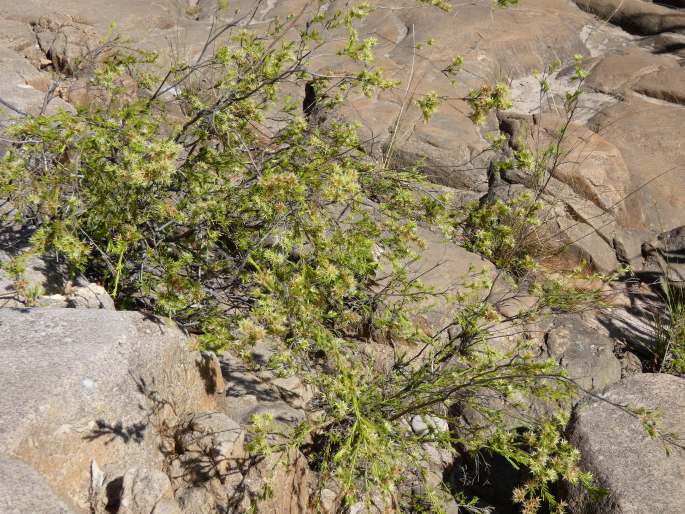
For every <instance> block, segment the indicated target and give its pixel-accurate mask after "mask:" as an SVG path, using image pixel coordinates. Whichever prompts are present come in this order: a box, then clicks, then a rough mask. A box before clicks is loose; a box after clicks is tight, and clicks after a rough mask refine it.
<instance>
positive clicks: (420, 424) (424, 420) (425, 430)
mask: <svg viewBox="0 0 685 514" xmlns="http://www.w3.org/2000/svg"><path fill="white" fill-rule="evenodd" d="M411 429H412V430H413V431H414V433H415V434H416V435H427V434H429V433H445V432H449V429H450V427H449V425H448V423H447V421H446V420H444V419H442V418H438V417H437V416H414V417H412V418H411Z"/></svg>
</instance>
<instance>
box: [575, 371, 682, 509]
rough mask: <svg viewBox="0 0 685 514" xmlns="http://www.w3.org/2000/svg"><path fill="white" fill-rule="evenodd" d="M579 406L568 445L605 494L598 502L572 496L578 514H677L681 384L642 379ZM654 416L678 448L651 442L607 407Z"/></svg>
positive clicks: (635, 423)
mask: <svg viewBox="0 0 685 514" xmlns="http://www.w3.org/2000/svg"><path fill="white" fill-rule="evenodd" d="M601 398H602V399H594V400H591V401H588V402H587V403H584V404H582V405H580V406H579V407H578V409H577V412H576V413H575V420H574V422H573V428H572V435H571V441H572V442H573V443H574V444H575V445H576V446H577V447H578V449H579V450H580V451H581V453H582V455H583V460H582V463H583V465H584V467H585V469H587V470H588V471H591V472H592V473H593V474H594V476H595V478H596V479H597V482H598V485H599V486H600V487H604V488H606V489H607V490H608V495H607V496H605V497H604V498H602V499H600V500H592V499H591V498H590V495H589V493H588V492H587V491H584V490H580V489H577V490H575V491H572V494H571V498H570V502H571V509H572V510H571V512H574V513H577V514H678V513H681V512H682V511H683V498H685V450H684V449H683V447H682V441H683V438H684V437H685V379H682V378H677V377H673V376H670V375H654V374H652V375H649V374H641V375H635V376H632V377H630V378H627V379H624V380H623V381H621V382H619V383H618V384H615V385H613V386H611V387H609V388H608V389H607V390H606V392H605V393H603V394H602V395H601ZM610 402H611V403H615V404H619V405H625V406H627V407H628V408H630V409H640V408H644V409H648V410H652V411H655V412H656V413H657V419H659V420H660V423H659V425H658V428H659V430H660V431H661V432H662V433H664V434H673V435H672V436H671V437H673V438H674V439H675V442H676V444H675V445H674V444H670V443H669V442H668V441H665V440H662V439H659V438H652V437H650V436H649V435H648V434H647V433H646V431H645V428H644V427H643V425H642V423H641V421H640V419H639V418H638V417H636V416H634V415H632V414H630V413H628V412H626V411H625V410H623V409H622V408H620V407H618V406H616V405H612V404H611V403H610Z"/></svg>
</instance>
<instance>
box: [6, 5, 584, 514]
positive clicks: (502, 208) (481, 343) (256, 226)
mask: <svg viewBox="0 0 685 514" xmlns="http://www.w3.org/2000/svg"><path fill="white" fill-rule="evenodd" d="M427 3H430V4H433V5H436V6H438V7H440V8H443V9H447V8H448V7H449V4H448V3H447V2H441V1H439V2H436V1H429V2H427ZM368 9H369V7H368V5H367V4H365V3H361V4H359V5H357V6H356V7H355V8H350V9H348V10H342V11H338V12H335V13H333V14H330V15H324V14H317V15H315V16H314V17H313V18H312V19H310V20H309V22H307V23H305V24H304V27H305V28H304V29H302V31H301V33H300V35H299V38H291V37H285V34H286V33H288V32H289V30H290V29H291V28H292V27H291V25H290V24H289V23H280V22H276V23H274V25H273V26H272V27H271V29H270V30H269V31H268V32H267V33H266V34H263V35H259V34H257V33H255V32H250V31H246V30H236V31H235V32H233V33H230V34H228V33H227V35H226V37H227V41H226V43H225V44H223V45H217V46H218V48H217V49H216V50H215V51H214V53H213V54H209V55H206V56H204V55H203V56H201V59H200V60H198V61H197V62H194V63H178V64H177V65H176V66H175V67H174V68H172V69H171V70H170V71H168V72H167V73H165V74H163V75H162V76H160V77H154V76H151V75H150V74H149V69H150V65H151V64H153V60H154V59H153V57H154V56H143V58H142V62H141V57H140V55H136V54H130V53H119V54H114V55H112V56H110V57H109V58H108V60H107V61H105V62H104V63H103V64H102V66H101V67H100V68H99V69H98V71H97V72H96V74H95V76H94V77H93V85H94V86H96V87H97V88H99V89H100V90H101V92H102V96H103V99H104V101H102V102H97V103H94V104H93V105H91V106H89V107H88V108H86V109H81V110H79V111H78V112H77V113H75V114H72V113H67V112H63V113H61V114H57V115H52V116H38V117H28V118H26V119H25V120H23V121H22V122H20V123H18V124H17V125H15V126H14V127H12V128H11V129H10V135H11V138H12V139H13V140H14V141H18V143H17V144H16V145H14V147H13V148H11V149H10V150H9V151H8V152H7V153H6V155H5V156H4V157H3V158H2V161H1V162H0V192H1V193H2V196H3V197H4V198H6V199H8V200H9V201H11V203H12V205H13V206H14V208H15V210H14V216H15V221H18V222H21V223H24V224H26V225H30V226H33V227H35V232H34V234H33V237H32V250H31V252H32V253H36V254H44V253H53V254H56V255H58V256H60V258H63V259H65V260H66V261H67V262H68V263H69V265H70V266H72V267H73V269H74V270H78V271H80V272H83V273H85V274H87V275H88V276H89V277H90V278H92V279H94V280H98V281H100V282H101V283H103V284H104V285H105V286H106V287H107V289H108V290H109V291H110V292H111V293H112V295H113V296H114V298H115V301H116V302H117V303H118V305H120V306H126V307H131V308H138V309H143V310H146V311H150V312H154V313H158V314H162V315H166V316H170V317H172V318H173V319H174V320H176V321H177V322H178V323H179V324H180V325H181V326H183V327H184V328H186V329H187V330H188V331H191V332H194V333H196V334H197V335H198V337H199V340H200V342H201V344H202V345H203V346H204V347H205V348H209V349H214V350H216V351H220V350H231V351H235V352H238V353H240V354H244V353H246V352H247V351H248V350H249V349H250V348H251V347H252V346H254V345H255V344H257V343H262V344H265V343H269V342H270V343H271V344H272V345H274V346H275V349H277V350H278V351H277V356H276V357H275V358H274V359H272V362H271V363H270V364H269V365H270V366H271V367H272V368H273V369H275V370H276V371H277V372H278V373H279V374H282V375H288V374H295V373H296V374H298V375H299V376H300V377H302V378H303V379H304V380H305V381H306V382H307V383H309V384H311V385H312V386H314V387H315V389H316V390H317V391H318V396H317V398H316V405H317V415H316V416H313V417H312V419H310V420H309V421H308V422H306V423H302V424H300V425H298V426H296V427H291V428H287V427H274V423H273V420H272V419H269V418H268V417H258V418H256V419H255V420H254V425H253V427H252V430H251V441H250V445H249V447H250V449H251V450H252V451H254V452H257V453H262V454H266V453H270V452H275V451H285V450H287V449H291V448H301V449H304V448H305V446H306V444H305V442H307V441H311V440H315V441H317V443H318V444H317V445H316V449H315V450H313V451H311V452H309V455H308V456H309V458H310V460H311V462H312V465H313V466H315V467H317V469H318V471H319V473H320V477H321V480H322V482H323V483H326V482H327V481H333V482H335V483H337V484H338V485H339V487H340V490H341V493H342V496H343V497H344V499H345V502H346V504H348V505H349V504H353V503H355V502H362V503H366V504H369V503H370V502H372V501H373V498H375V497H378V496H380V497H381V498H382V499H383V500H384V502H385V503H386V504H388V505H389V504H393V503H398V502H399V503H400V504H405V505H408V504H412V505H418V504H421V505H423V506H424V507H425V509H426V511H434V512H439V511H440V509H441V507H440V501H441V498H443V499H444V498H445V496H446V495H449V494H450V493H449V491H448V490H447V489H445V488H439V487H438V488H437V489H436V488H431V487H429V486H427V485H426V491H427V492H426V494H425V495H423V497H422V498H416V497H411V498H408V497H403V496H402V491H406V490H411V489H408V488H403V487H402V486H404V485H406V484H407V483H408V482H410V481H411V480H414V479H415V480H418V481H423V482H426V476H427V473H428V464H427V463H426V459H425V456H424V453H423V445H425V444H429V443H430V444H434V445H437V446H440V447H443V448H445V449H448V450H450V451H452V452H454V451H455V448H457V447H464V448H468V449H469V450H470V451H478V450H480V449H489V450H491V451H495V452H497V453H500V454H501V455H503V456H505V457H506V458H507V459H509V460H510V461H511V462H512V464H514V465H516V466H520V467H523V468H526V469H527V470H529V472H530V474H531V477H532V478H531V481H530V482H529V483H528V484H527V485H526V486H525V487H524V489H522V490H521V492H519V493H517V494H518V497H517V500H518V501H520V502H521V503H522V504H523V505H524V507H525V508H526V509H527V512H535V511H536V509H533V507H532V506H533V505H536V506H537V507H540V508H542V505H543V504H544V505H548V506H549V507H550V508H560V507H559V505H558V504H557V503H556V500H555V499H554V498H553V496H552V495H551V494H550V493H549V489H550V485H551V484H552V483H554V482H555V481H557V480H558V479H560V478H564V479H566V480H569V481H571V482H573V483H575V482H577V481H578V480H582V481H586V479H587V477H586V476H585V475H582V474H581V473H580V472H579V470H578V468H577V463H578V455H577V452H575V451H573V450H572V449H571V448H570V446H569V445H568V443H567V442H566V441H564V440H563V438H562V437H561V436H560V433H561V430H562V429H563V423H562V422H560V421H558V420H546V419H542V420H539V419H535V418H529V421H527V422H526V434H525V436H524V438H523V439H521V438H520V437H519V435H518V434H517V433H514V432H513V431H511V430H507V428H506V426H507V425H506V419H505V416H504V414H503V413H502V412H501V410H499V409H497V408H494V407H493V406H492V405H491V404H489V403H488V402H485V401H483V398H484V397H496V398H499V399H501V400H503V401H506V402H507V403H508V404H511V405H513V406H514V407H515V408H517V409H520V410H523V411H525V410H526V409H527V408H528V406H529V405H530V402H532V401H537V400H540V401H556V400H564V399H568V398H569V397H570V396H571V395H572V393H573V388H572V387H571V384H570V383H569V381H568V380H566V378H565V376H564V374H563V373H562V372H561V371H560V370H559V369H558V368H557V366H556V365H555V363H553V362H545V361H540V360H539V359H537V358H536V356H535V354H534V352H532V351H531V349H530V344H529V342H528V341H527V340H525V339H522V340H521V341H519V342H518V343H517V344H516V345H515V348H513V349H510V350H508V351H499V350H497V349H495V348H493V347H491V345H490V344H489V341H488V338H489V336H488V334H489V331H490V329H491V328H492V325H493V321H494V320H496V319H497V316H496V314H495V313H494V312H493V309H492V307H491V306H489V304H487V303H484V302H482V301H481V300H480V297H479V295H478V294H474V295H472V296H474V297H475V298H476V299H475V300H474V299H473V298H470V297H469V298H467V297H466V296H462V297H450V296H446V295H444V296H445V297H444V298H442V300H446V304H447V305H452V306H453V307H454V312H453V313H452V320H451V321H450V322H449V323H448V325H447V326H445V327H439V328H438V329H437V330H436V331H435V332H432V331H429V330H426V329H425V328H424V327H423V326H422V324H421V320H420V319H418V318H417V316H416V315H415V310H416V309H417V306H418V305H419V304H421V302H423V301H426V300H430V299H435V298H436V297H437V296H439V295H438V293H436V292H434V291H431V290H430V289H428V288H426V287H424V286H423V285H422V284H421V283H420V281H419V280H417V279H416V278H415V277H412V276H410V275H409V274H408V271H407V263H408V262H410V261H411V260H412V259H414V258H416V256H417V252H418V251H420V250H419V249H420V247H421V241H420V240H419V238H418V236H417V227H418V225H419V224H420V223H423V224H427V225H432V226H434V227H439V228H442V229H445V230H446V231H447V232H449V231H450V230H452V229H453V227H451V226H449V223H448V222H449V220H450V219H453V217H454V213H450V212H448V209H447V208H446V207H445V206H446V205H447V201H446V199H445V198H443V197H430V198H427V197H426V196H425V195H421V194H420V193H421V189H422V179H421V177H420V176H419V175H418V174H417V172H416V171H414V170H396V169H388V168H387V167H386V166H385V165H383V163H378V162H375V161H373V160H372V159H370V158H369V157H368V156H367V155H365V153H364V151H363V150H362V147H361V144H360V141H359V139H358V137H357V134H356V131H355V128H354V126H352V125H350V124H345V123H341V122H336V121H328V122H325V123H320V124H316V123H315V122H314V121H310V120H307V119H306V118H305V117H303V115H302V114H301V113H299V112H298V111H297V110H296V109H295V108H294V106H293V105H294V104H293V103H292V102H286V107H285V109H281V105H280V104H279V101H280V99H281V93H280V89H279V86H280V85H281V84H282V83H283V82H285V81H296V82H297V81H299V83H300V84H302V85H303V84H304V83H306V82H309V83H312V82H314V83H315V84H316V88H315V89H316V90H317V94H321V92H323V91H325V93H326V94H325V95H322V98H321V100H322V104H321V108H323V109H326V108H330V107H333V106H335V105H337V104H338V103H339V102H342V101H343V100H344V98H345V94H346V93H347V92H349V91H350V90H351V89H353V88H356V89H358V90H359V91H361V92H363V93H366V94H371V93H372V92H374V91H377V90H378V89H383V88H389V87H392V86H393V82H391V81H388V80H386V79H385V78H384V77H383V75H382V73H381V72H380V70H378V69H376V68H374V66H373V54H372V49H373V46H374V44H375V42H374V40H372V39H366V40H360V39H359V37H358V34H357V32H356V29H355V28H354V22H355V20H358V19H360V18H363V17H364V16H365V15H366V14H367V13H368ZM340 28H342V29H344V30H346V32H347V43H346V45H345V47H344V48H343V49H342V50H341V54H343V55H344V56H346V57H347V58H348V59H349V60H351V61H352V62H353V63H355V65H357V66H358V68H355V69H358V71H355V72H354V73H350V74H349V75H346V76H344V77H342V78H341V77H340V76H336V77H326V76H321V75H320V74H316V75H315V74H313V73H310V72H309V71H308V67H307V58H308V56H309V54H310V52H311V50H312V48H314V47H316V45H317V44H319V42H321V41H322V40H323V34H325V33H326V32H327V31H330V30H333V29H340ZM207 53H209V52H207ZM455 62H456V61H455ZM139 64H144V65H145V66H139ZM143 69H144V70H147V71H146V72H144V73H143V71H142V70H143ZM130 80H133V81H135V82H136V83H137V84H138V86H139V88H138V94H137V95H132V94H127V93H129V92H128V91H126V90H125V88H124V86H123V84H125V83H127V81H130ZM506 95H507V91H506V88H505V87H504V86H503V85H497V86H495V87H494V88H490V87H487V86H484V87H483V88H481V89H479V90H478V91H474V92H472V93H471V94H470V95H469V103H470V104H471V106H472V108H473V110H474V115H473V119H474V121H480V120H482V118H483V117H484V116H485V115H486V114H487V112H489V111H490V110H492V109H501V108H506V106H507V105H508V100H507V98H506ZM417 102H418V105H419V106H420V108H421V110H422V112H423V113H424V116H426V118H429V117H430V115H431V114H432V113H433V112H434V110H435V108H436V107H437V104H438V98H437V97H436V95H435V94H429V95H426V96H424V97H423V98H421V99H418V100H417ZM277 112H278V116H275V113H277ZM170 113H175V114H174V115H173V116H172V115H171V114H170ZM275 118H277V119H276V120H275ZM517 159H518V161H519V163H520V165H527V163H529V162H530V157H529V156H527V155H526V154H523V153H521V154H520V155H519V156H517ZM539 209H540V206H539V203H538V201H537V199H536V198H534V197H530V196H521V197H519V198H516V199H514V200H513V201H512V202H510V203H504V202H501V201H500V202H495V203H494V204H491V205H488V206H486V207H484V208H475V207H474V208H473V209H471V210H469V212H468V214H467V226H468V227H469V228H468V230H467V233H468V237H469V239H468V240H469V245H470V248H472V249H474V250H477V251H479V252H481V253H483V254H485V255H488V256H489V257H490V258H492V259H493V260H494V261H495V262H496V263H498V264H500V265H501V266H502V267H505V268H507V269H512V270H517V269H528V268H529V267H530V266H532V264H531V260H530V255H529V254H528V253H526V252H527V249H526V248H525V247H521V246H519V245H517V241H520V240H521V238H522V237H523V235H525V234H523V232H524V231H526V230H528V229H529V227H530V226H531V225H535V223H536V218H535V216H536V213H537V212H538V211H539ZM16 275H17V276H20V275H21V267H20V266H19V265H18V267H17V269H16ZM381 277H384V278H383V280H381ZM379 283H382V284H383V285H382V287H381V286H379ZM482 285H483V284H480V283H475V284H472V285H471V289H472V290H473V291H479V290H481V289H482ZM446 334H450V336H449V337H447V336H446ZM374 341H389V342H390V343H392V344H393V345H400V344H402V345H406V344H410V345H413V347H414V348H417V349H418V351H416V352H411V353H409V352H407V353H403V352H396V353H395V356H394V358H393V362H392V366H391V367H390V369H389V370H388V371H387V372H384V373H383V374H382V375H381V376H379V372H378V369H379V362H378V361H380V360H381V357H380V356H376V355H374V354H373V353H372V352H371V353H370V354H369V353H368V352H367V350H369V348H372V345H371V344H370V343H372V342H374ZM463 409H470V410H471V411H473V412H476V413H478V415H479V416H480V417H481V419H482V420H483V422H482V424H481V426H473V425H471V424H469V423H466V422H465V420H464V419H463V418H462V417H461V416H460V414H459V412H462V411H463ZM414 415H423V416H436V417H439V418H441V419H445V420H447V421H448V422H449V425H450V431H448V432H444V433H437V432H435V431H432V432H430V433H428V434H424V435H415V434H413V433H412V432H411V431H410V430H408V428H407V420H408V419H409V418H410V417H411V416H414ZM398 496H399V498H398ZM457 498H458V499H459V498H461V497H460V496H459V495H458V496H457ZM460 501H461V500H460ZM463 502H464V503H470V502H471V500H468V499H465V498H464V499H463Z"/></svg>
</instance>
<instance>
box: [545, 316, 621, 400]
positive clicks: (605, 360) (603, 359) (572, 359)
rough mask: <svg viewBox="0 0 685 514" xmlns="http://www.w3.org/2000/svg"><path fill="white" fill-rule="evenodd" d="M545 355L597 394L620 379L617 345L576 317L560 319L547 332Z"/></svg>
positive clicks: (584, 386)
mask: <svg viewBox="0 0 685 514" xmlns="http://www.w3.org/2000/svg"><path fill="white" fill-rule="evenodd" d="M545 342H546V345H545V347H546V352H547V355H549V357H551V358H553V359H555V360H556V361H557V362H558V363H559V364H560V365H561V366H562V367H563V368H565V369H566V370H567V371H568V372H569V376H570V377H571V378H572V379H574V380H576V381H577V382H578V384H579V385H580V386H581V387H583V388H584V389H587V390H590V391H598V390H601V389H603V388H604V387H606V386H607V385H610V384H613V383H615V382H618V381H619V380H620V379H621V363H620V362H619V360H618V359H617V358H616V356H615V355H614V342H613V341H612V340H611V339H610V338H609V337H607V336H605V335H604V334H601V333H599V332H597V330H595V329H593V328H592V327H590V326H589V325H587V324H586V323H584V322H583V321H582V320H581V319H579V318H577V317H561V318H559V319H557V320H556V321H555V322H554V326H553V327H552V328H551V329H550V331H549V332H548V333H547V337H546V341H545Z"/></svg>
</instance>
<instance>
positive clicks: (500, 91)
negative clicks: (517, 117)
mask: <svg viewBox="0 0 685 514" xmlns="http://www.w3.org/2000/svg"><path fill="white" fill-rule="evenodd" d="M466 102H467V103H468V104H469V107H471V114H470V116H469V117H470V118H471V120H472V121H473V122H474V123H476V124H478V125H480V124H481V123H483V122H484V121H485V118H486V116H487V115H488V114H489V113H490V112H491V111H493V110H498V109H499V110H506V109H509V108H510V107H511V100H509V88H508V87H507V85H506V84H502V83H497V84H496V85H495V86H491V85H489V84H485V85H483V86H481V87H479V88H478V89H472V90H471V91H469V94H468V96H467V97H466Z"/></svg>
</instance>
